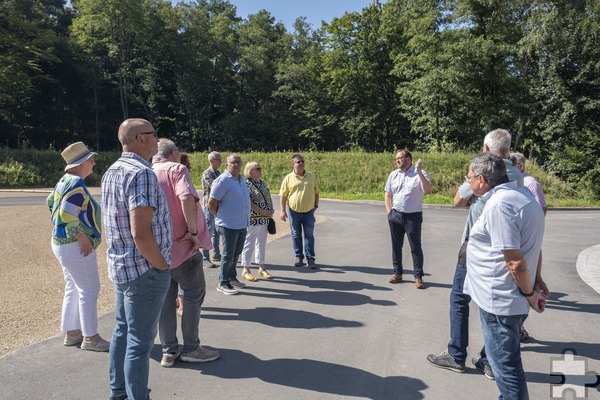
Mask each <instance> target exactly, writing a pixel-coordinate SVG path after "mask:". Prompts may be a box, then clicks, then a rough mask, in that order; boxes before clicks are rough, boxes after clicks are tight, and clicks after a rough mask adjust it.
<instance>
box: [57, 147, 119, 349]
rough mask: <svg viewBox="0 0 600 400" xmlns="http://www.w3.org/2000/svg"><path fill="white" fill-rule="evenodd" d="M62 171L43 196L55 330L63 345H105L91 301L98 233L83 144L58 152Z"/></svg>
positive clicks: (90, 164)
mask: <svg viewBox="0 0 600 400" xmlns="http://www.w3.org/2000/svg"><path fill="white" fill-rule="evenodd" d="M61 154H62V156H63V158H64V159H65V161H66V162H67V166H66V167H65V171H66V174H65V175H64V176H63V177H62V178H61V179H60V181H59V182H58V183H57V184H56V187H55V188H54V190H53V191H52V193H50V196H48V199H47V203H48V208H49V209H50V213H51V220H52V223H53V225H54V229H53V231H52V251H53V252H54V255H55V256H56V258H57V259H58V261H60V264H61V265H62V270H63V274H64V276H65V297H64V300H63V307H62V319H61V330H62V331H65V332H66V335H65V340H64V344H65V346H74V345H77V344H80V343H81V348H82V349H83V350H91V351H108V348H109V343H108V342H107V341H106V340H104V339H102V338H101V337H100V335H98V314H97V310H96V307H97V303H98V294H99V293H100V278H99V276H98V262H97V261H96V250H95V249H96V248H97V247H98V245H99V244H100V237H101V230H102V227H101V213H100V206H99V205H98V203H96V201H95V200H94V198H93V197H92V196H91V195H90V193H89V191H88V189H87V187H86V185H85V183H84V181H83V180H84V179H85V178H86V177H88V176H89V175H90V174H91V173H92V170H93V169H94V165H96V163H95V162H94V156H95V155H96V153H92V152H91V151H89V150H88V148H87V147H86V146H85V144H83V142H77V143H73V144H72V145H70V146H69V147H67V148H66V149H65V150H64V151H63V152H62V153H61Z"/></svg>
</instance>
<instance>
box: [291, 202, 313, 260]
mask: <svg viewBox="0 0 600 400" xmlns="http://www.w3.org/2000/svg"><path fill="white" fill-rule="evenodd" d="M288 216H289V219H290V229H291V231H292V244H293V246H294V254H296V257H299V258H304V253H306V258H307V259H308V260H314V259H315V236H314V231H315V210H314V209H312V210H310V211H309V212H305V213H299V212H296V211H294V210H292V209H291V208H288ZM302 231H304V253H303V252H302Z"/></svg>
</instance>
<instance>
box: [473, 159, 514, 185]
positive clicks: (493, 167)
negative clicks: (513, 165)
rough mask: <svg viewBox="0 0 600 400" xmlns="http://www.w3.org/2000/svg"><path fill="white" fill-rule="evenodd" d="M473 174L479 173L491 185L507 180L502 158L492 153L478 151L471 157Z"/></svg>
mask: <svg viewBox="0 0 600 400" xmlns="http://www.w3.org/2000/svg"><path fill="white" fill-rule="evenodd" d="M471 170H472V171H473V175H475V176H477V175H481V176H483V178H484V179H485V182H486V183H487V184H488V185H489V186H490V187H491V188H493V187H496V186H498V185H500V184H502V183H506V182H508V175H507V174H506V164H504V160H503V159H502V158H500V157H498V156H497V155H495V154H493V153H479V154H477V155H476V156H475V157H473V158H472V159H471Z"/></svg>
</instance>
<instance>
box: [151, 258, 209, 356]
mask: <svg viewBox="0 0 600 400" xmlns="http://www.w3.org/2000/svg"><path fill="white" fill-rule="evenodd" d="M180 285H181V288H182V289H183V315H182V316H181V334H182V336H183V349H182V351H183V352H184V353H189V352H190V351H194V350H195V349H196V348H197V347H198V346H200V338H199V336H198V325H199V324H200V308H201V307H202V303H204V296H205V295H206V281H205V280H204V270H203V269H202V256H201V255H200V253H199V252H196V253H195V254H194V255H193V256H191V257H190V258H188V259H187V260H185V261H184V262H183V263H182V264H181V265H180V266H178V267H177V268H174V269H171V284H170V285H169V289H168V291H167V296H166V297H165V302H164V303H163V306H162V310H161V312H160V319H159V321H158V335H159V336H160V342H161V343H162V350H163V353H175V352H176V351H177V348H178V347H179V343H178V341H177V294H178V289H179V286H180Z"/></svg>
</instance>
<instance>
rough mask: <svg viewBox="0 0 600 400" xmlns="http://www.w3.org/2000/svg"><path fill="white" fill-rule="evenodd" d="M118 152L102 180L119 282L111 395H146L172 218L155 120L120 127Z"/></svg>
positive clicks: (113, 273) (113, 272) (113, 271)
mask: <svg viewBox="0 0 600 400" xmlns="http://www.w3.org/2000/svg"><path fill="white" fill-rule="evenodd" d="M118 135H119V141H120V142H121V144H122V145H123V153H122V154H121V157H120V158H119V159H118V160H117V161H116V162H115V163H114V164H113V165H111V166H110V168H109V169H108V170H107V171H106V173H105V174H104V176H103V177H102V208H103V221H104V226H105V229H106V244H107V261H108V276H109V278H110V279H111V280H112V281H113V282H114V284H115V303H116V312H115V313H116V325H115V329H114V332H113V336H112V340H111V343H110V389H111V396H110V399H111V400H122V399H127V398H129V399H142V400H144V399H148V398H149V395H148V373H149V364H150V362H149V357H150V350H151V349H152V346H153V344H154V338H155V336H156V330H157V324H158V317H159V315H160V310H161V308H162V305H163V302H164V299H165V295H166V292H167V289H168V287H169V283H170V281H171V274H170V272H169V267H170V264H171V256H170V251H171V242H172V228H171V217H170V215H169V210H168V207H167V200H166V197H165V194H164V192H163V190H162V188H161V186H160V184H159V182H158V179H157V178H156V175H155V174H154V172H153V171H152V168H151V164H150V163H149V162H148V159H150V157H152V156H153V155H154V154H156V151H157V148H158V138H157V136H156V132H155V130H154V128H153V127H152V124H150V122H148V121H146V120H144V119H139V118H132V119H127V120H125V121H124V122H123V123H122V124H121V126H120V127H119V134H118Z"/></svg>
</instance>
